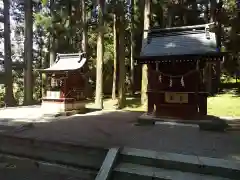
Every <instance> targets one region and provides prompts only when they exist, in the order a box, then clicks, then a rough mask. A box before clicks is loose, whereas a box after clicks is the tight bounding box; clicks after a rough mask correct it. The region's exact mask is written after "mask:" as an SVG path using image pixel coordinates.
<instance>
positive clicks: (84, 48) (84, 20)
mask: <svg viewBox="0 0 240 180" xmlns="http://www.w3.org/2000/svg"><path fill="white" fill-rule="evenodd" d="M81 5H82V8H81V9H82V12H81V13H82V27H83V33H82V51H83V52H86V54H87V51H88V50H87V48H88V36H87V32H88V26H87V17H86V0H82V2H81Z"/></svg>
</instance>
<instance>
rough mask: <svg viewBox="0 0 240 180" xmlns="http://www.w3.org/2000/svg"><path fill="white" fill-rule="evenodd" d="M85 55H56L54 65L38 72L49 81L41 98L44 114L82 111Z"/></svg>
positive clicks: (84, 84)
mask: <svg viewBox="0 0 240 180" xmlns="http://www.w3.org/2000/svg"><path fill="white" fill-rule="evenodd" d="M86 61H87V59H86V57H85V53H80V54H57V58H56V61H55V63H54V64H53V65H52V66H51V67H49V68H47V69H42V70H40V71H41V72H42V73H45V74H46V75H47V77H48V78H50V79H51V80H50V81H48V82H49V86H48V87H47V89H48V90H47V92H46V96H45V97H43V98H42V111H43V113H44V114H55V113H61V112H67V111H73V110H82V109H84V108H85V104H86V98H87V93H86V86H87V81H86V79H85V70H84V69H86V68H85V64H86Z"/></svg>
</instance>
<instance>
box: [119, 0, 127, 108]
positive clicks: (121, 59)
mask: <svg viewBox="0 0 240 180" xmlns="http://www.w3.org/2000/svg"><path fill="white" fill-rule="evenodd" d="M119 11H120V14H119V15H120V16H119V18H120V20H119V21H120V22H121V23H122V24H121V25H120V26H119V51H118V52H119V54H118V57H119V83H118V108H119V109H122V108H124V107H125V101H126V97H125V81H126V73H125V72H126V70H125V14H124V1H123V0H121V1H120V8H119Z"/></svg>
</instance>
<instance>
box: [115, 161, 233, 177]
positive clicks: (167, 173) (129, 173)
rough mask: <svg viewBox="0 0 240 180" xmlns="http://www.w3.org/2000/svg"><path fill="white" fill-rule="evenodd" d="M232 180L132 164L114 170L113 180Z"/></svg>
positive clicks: (123, 164) (124, 164)
mask: <svg viewBox="0 0 240 180" xmlns="http://www.w3.org/2000/svg"><path fill="white" fill-rule="evenodd" d="M133 179H137V180H152V179H156V180H203V179H204V180H230V179H228V178H223V177H217V176H211V175H203V174H195V173H190V172H181V171H177V170H167V169H162V168H155V167H151V166H144V165H137V164H132V163H120V164H118V165H117V166H116V168H114V172H113V175H112V180H133Z"/></svg>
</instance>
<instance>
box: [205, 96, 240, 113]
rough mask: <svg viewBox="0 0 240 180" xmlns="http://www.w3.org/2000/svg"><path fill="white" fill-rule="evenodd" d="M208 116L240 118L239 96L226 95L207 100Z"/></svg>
mask: <svg viewBox="0 0 240 180" xmlns="http://www.w3.org/2000/svg"><path fill="white" fill-rule="evenodd" d="M208 114H209V115H215V116H228V117H240V96H237V95H234V94H233V93H228V94H221V95H218V96H215V97H210V98H208Z"/></svg>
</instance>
